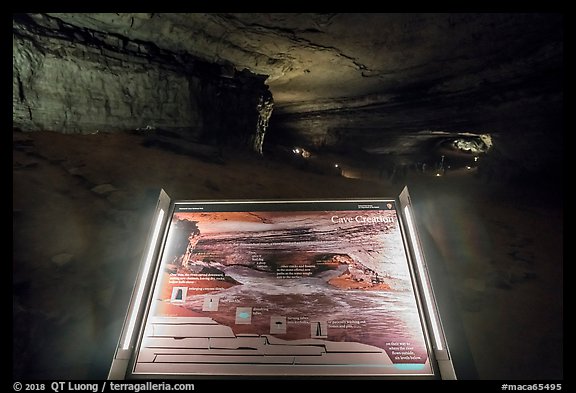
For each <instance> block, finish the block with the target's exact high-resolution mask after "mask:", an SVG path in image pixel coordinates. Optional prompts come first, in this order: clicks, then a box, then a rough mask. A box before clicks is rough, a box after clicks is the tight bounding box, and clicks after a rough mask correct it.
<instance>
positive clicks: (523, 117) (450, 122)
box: [49, 13, 563, 142]
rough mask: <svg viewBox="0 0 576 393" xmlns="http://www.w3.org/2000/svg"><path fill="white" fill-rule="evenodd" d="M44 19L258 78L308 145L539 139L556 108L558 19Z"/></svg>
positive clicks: (241, 16) (559, 61)
mask: <svg viewBox="0 0 576 393" xmlns="http://www.w3.org/2000/svg"><path fill="white" fill-rule="evenodd" d="M49 15H50V16H52V17H54V18H58V19H60V20H62V21H64V22H66V23H69V24H72V25H75V26H78V27H81V28H89V29H94V30H98V31H105V32H109V33H114V34H118V35H121V36H124V37H127V38H129V39H133V40H141V41H147V42H153V43H154V44H155V45H157V46H158V47H160V48H162V49H166V50H170V51H174V52H186V53H189V54H192V55H194V56H197V57H200V58H202V59H205V60H208V61H211V62H215V63H220V64H222V65H223V67H226V66H229V67H232V66H233V67H235V68H236V69H237V70H242V69H248V70H250V71H252V72H254V73H257V74H262V75H267V76H268V78H267V82H266V83H267V84H268V85H269V86H270V89H271V91H272V93H273V95H274V102H275V116H276V117H277V118H279V119H280V120H282V119H284V120H290V121H291V122H292V123H293V125H292V128H293V129H294V130H296V129H299V132H301V133H304V134H305V133H306V132H308V133H309V134H310V135H308V136H309V140H313V139H314V135H313V134H314V132H317V133H318V135H320V134H321V137H322V138H323V140H324V141H326V138H327V134H329V133H330V132H332V134H334V133H336V134H338V133H339V132H340V133H344V134H347V135H353V134H354V133H356V134H359V133H361V134H362V135H363V136H364V137H365V139H366V140H367V141H368V140H373V139H374V138H375V135H376V134H378V133H379V132H381V130H388V131H389V132H393V131H397V132H400V131H402V132H404V131H406V132H420V131H423V130H436V131H441V130H447V131H463V132H464V131H466V132H467V131H471V132H481V131H482V130H489V131H493V132H504V131H507V130H509V129H514V130H515V132H524V131H525V130H529V129H532V130H536V129H537V130H538V131H534V132H543V131H542V130H543V129H544V128H550V127H557V124H554V125H553V126H549V122H550V118H552V117H558V116H560V108H561V106H562V105H561V100H562V77H561V75H562V62H563V60H562V57H563V37H562V36H563V16H562V14H550V13H529V14H525V13H480V14H472V13H444V14H427V13H426V14H422V13H408V14H369V13H362V14H358V13H346V14H341V13H331V14H329V13H324V14H320V13H305V14H297V13H291V14H285V13H266V14H265V13H226V14H182V13H180V14H179V13H168V14H166V13H155V14H154V13H121V14H114V13H84V14H77V13H76V14H73V13H51V14H49ZM327 113H330V114H332V115H330V116H328V117H329V118H328V117H327V116H326V114H327ZM553 123H554V122H553ZM556 123H557V122H556ZM311 128H316V129H317V130H316V131H311V130H310V129H311ZM328 129H329V131H330V132H329V131H327V130H328ZM346 130H349V132H348V131H346ZM358 130H364V131H361V132H360V131H358ZM329 136H330V135H328V137H329ZM328 139H329V138H328ZM344 139H345V138H344ZM341 142H342V140H341Z"/></svg>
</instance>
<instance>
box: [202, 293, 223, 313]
mask: <svg viewBox="0 0 576 393" xmlns="http://www.w3.org/2000/svg"><path fill="white" fill-rule="evenodd" d="M219 299H220V298H219V297H218V296H213V295H206V296H205V297H204V303H203V304H202V311H218V300H219Z"/></svg>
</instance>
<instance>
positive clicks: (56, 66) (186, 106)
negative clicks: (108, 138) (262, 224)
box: [12, 14, 273, 152]
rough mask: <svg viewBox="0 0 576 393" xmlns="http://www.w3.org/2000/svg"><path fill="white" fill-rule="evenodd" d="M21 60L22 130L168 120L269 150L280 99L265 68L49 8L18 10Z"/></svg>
mask: <svg viewBox="0 0 576 393" xmlns="http://www.w3.org/2000/svg"><path fill="white" fill-rule="evenodd" d="M12 67H13V125H14V127H15V128H19V129H21V130H23V131H35V130H51V131H58V132H64V133H93V132H97V131H105V132H113V131H123V130H136V129H147V130H153V129H162V130H168V131H172V132H176V133H178V134H179V135H181V136H184V137H186V138H187V139H190V140H194V141H199V142H206V143H210V142H212V143H218V144H220V145H232V146H235V147H245V148H248V149H250V150H255V151H258V152H261V148H262V143H263V138H264V134H265V131H266V126H267V121H268V118H269V117H270V113H271V111H272V107H273V101H272V99H271V94H270V92H269V90H268V87H267V86H266V85H265V83H264V82H265V76H260V75H255V74H253V73H250V72H248V71H242V72H238V71H237V70H235V69H234V67H232V66H230V65H219V64H212V63H207V62H204V61H201V60H199V59H197V58H194V57H192V56H190V55H188V54H186V53H176V52H171V51H167V50H163V49H161V48H158V47H157V46H156V45H154V44H153V43H150V42H144V41H135V40H130V39H127V38H126V37H123V36H122V35H119V34H110V33H103V32H99V31H95V30H90V29H86V28H79V27H76V26H73V25H70V24H67V23H64V22H62V21H60V20H58V19H56V18H52V17H49V16H47V15H43V14H25V15H24V14H19V15H14V17H13V63H12ZM263 102H265V105H264V107H265V108H266V110H263V109H262V103H263Z"/></svg>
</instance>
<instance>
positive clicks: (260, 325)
mask: <svg viewBox="0 0 576 393" xmlns="http://www.w3.org/2000/svg"><path fill="white" fill-rule="evenodd" d="M400 212H401V210H400V209H399V208H397V202H396V201H395V200H393V199H375V200H334V201H260V202H246V201H232V202H201V201H198V202H176V203H173V209H172V211H171V216H170V217H169V219H168V221H167V224H166V225H167V229H166V230H165V237H164V240H163V243H162V244H163V246H162V247H160V248H159V250H160V251H159V253H158V259H157V260H158V262H159V263H157V264H156V265H155V270H154V272H153V274H154V277H155V279H154V280H152V282H151V285H150V293H149V299H148V304H147V308H146V310H145V312H144V314H143V316H142V320H141V329H140V336H139V338H138V340H137V341H135V342H134V345H135V348H134V352H133V353H132V354H131V357H132V359H133V360H132V364H131V369H130V371H129V374H131V375H132V376H138V375H142V376H152V377H153V376H154V375H157V376H160V375H177V376H199V375H210V376H230V375H233V376H246V375H248V376H278V375H282V376H311V375H314V376H336V375H337V376H392V377H393V376H419V377H434V376H435V375H436V374H437V369H436V368H435V367H434V366H433V364H434V361H435V359H434V351H433V348H432V345H431V343H430V339H429V334H428V328H427V323H426V319H427V313H428V312H429V311H428V312H424V309H423V305H422V302H421V300H420V297H419V285H418V278H417V269H415V268H414V266H413V265H412V259H411V257H410V252H409V248H408V246H407V245H408V240H407V238H406V236H404V230H403V224H402V222H401V216H400Z"/></svg>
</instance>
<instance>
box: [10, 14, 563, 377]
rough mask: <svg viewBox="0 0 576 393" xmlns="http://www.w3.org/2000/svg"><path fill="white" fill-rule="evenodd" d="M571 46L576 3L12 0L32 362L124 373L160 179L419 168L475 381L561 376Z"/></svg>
mask: <svg viewBox="0 0 576 393" xmlns="http://www.w3.org/2000/svg"><path fill="white" fill-rule="evenodd" d="M563 50H564V16H563V15H562V14H559V13H439V14H421V13H407V14H364V13H353V14H341V13H334V14H321V13H319V14H312V13H301V14H280V13H278V14H273V13H272V14H270V13H255V14H244V13H241V14H233V13H228V14H226V13H219V14H216V13H214V14H178V13H156V14H154V13H152V14H150V13H82V14H80V13H28V14H14V15H13V249H14V252H13V378H14V379H103V378H105V377H106V374H107V371H108V367H109V365H110V361H111V359H112V355H113V351H114V346H115V345H116V340H117V339H118V334H119V332H120V328H121V324H122V321H123V318H124V313H125V310H126V306H127V304H128V301H129V298H130V292H131V290H132V285H133V282H134V277H135V272H136V270H137V268H138V263H139V261H140V256H141V253H142V246H143V245H142V241H143V239H144V238H145V234H146V231H147V230H148V227H149V225H150V219H151V218H150V214H151V213H150V209H149V207H150V203H151V201H152V200H153V199H154V197H155V195H156V193H157V191H158V190H159V189H160V188H164V189H166V190H167V191H168V192H169V194H170V195H171V196H173V197H174V198H176V199H179V198H181V199H217V200H224V199H267V198H268V199H281V198H354V197H378V196H396V195H397V194H398V193H399V191H400V190H401V189H402V187H403V186H404V185H408V186H409V187H410V189H411V192H412V193H413V199H414V200H415V201H418V210H419V217H418V220H419V223H418V224H419V226H420V228H421V230H422V231H423V232H424V233H426V236H427V238H428V239H429V244H428V246H429V248H430V250H429V252H430V254H431V255H432V256H433V257H432V258H431V259H432V260H433V261H434V263H437V264H439V265H441V266H442V271H444V272H445V277H444V278H443V280H444V281H443V283H444V284H445V285H446V286H449V287H450V292H451V293H453V294H454V310H451V311H449V312H454V313H455V314H457V317H456V318H457V319H458V320H459V321H461V324H462V330H463V332H464V333H463V336H465V338H466V340H465V341H466V344H465V345H466V346H467V347H468V348H467V350H468V351H469V352H470V357H471V360H470V362H471V366H470V368H473V369H474V371H473V372H470V373H469V374H466V373H463V378H464V379H465V378H479V379H562V378H563V287H562V282H563V251H562V248H563V201H562V195H561V194H562V188H563V187H562V186H563V172H564V169H563V168H564V166H565V162H564V135H563V131H564V130H563V129H564V122H563V109H564V107H563V105H564V104H563V83H564V80H563V79H564V53H563ZM80 343H82V344H80Z"/></svg>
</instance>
